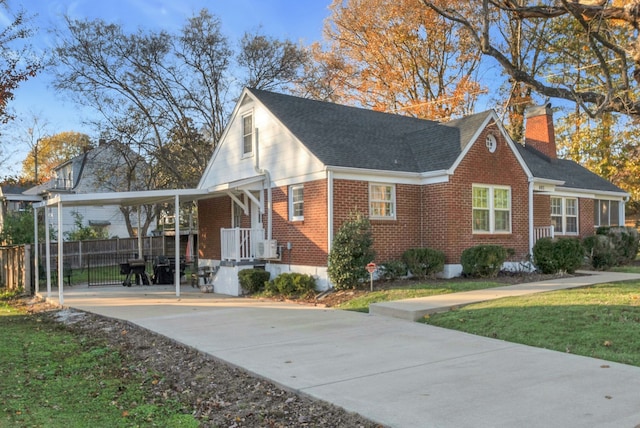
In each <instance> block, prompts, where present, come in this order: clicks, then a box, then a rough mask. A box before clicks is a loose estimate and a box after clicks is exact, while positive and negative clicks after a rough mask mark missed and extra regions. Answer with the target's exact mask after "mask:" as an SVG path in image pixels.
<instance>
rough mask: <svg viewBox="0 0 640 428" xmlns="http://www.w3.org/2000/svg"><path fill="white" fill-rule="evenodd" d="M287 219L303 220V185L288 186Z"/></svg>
mask: <svg viewBox="0 0 640 428" xmlns="http://www.w3.org/2000/svg"><path fill="white" fill-rule="evenodd" d="M289 220H290V221H302V220H304V186H303V185H302V184H297V185H294V186H289Z"/></svg>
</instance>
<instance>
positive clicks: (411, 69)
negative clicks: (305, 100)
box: [302, 0, 481, 120]
mask: <svg viewBox="0 0 640 428" xmlns="http://www.w3.org/2000/svg"><path fill="white" fill-rule="evenodd" d="M454 3H455V2H454ZM460 3H461V4H464V2H460ZM330 9H331V11H332V15H331V16H330V18H329V19H328V20H327V22H326V25H325V39H326V43H327V44H326V47H324V48H322V47H321V46H320V45H319V44H316V45H314V46H313V47H312V54H313V57H314V59H315V61H314V62H313V64H311V65H310V66H309V68H308V69H307V73H306V74H307V79H306V81H305V83H304V84H303V85H302V86H303V92H304V94H305V95H306V96H310V97H313V98H316V99H323V100H331V101H336V102H342V103H347V104H354V105H360V106H363V107H366V108H371V109H374V110H378V111H387V112H393V113H398V114H405V115H411V116H415V117H421V118H427V119H438V120H440V119H442V120H447V119H449V118H451V117H452V116H461V115H464V114H467V113H470V112H472V111H473V105H474V102H475V100H476V98H477V96H478V94H479V93H480V92H481V87H480V85H479V84H478V82H477V81H476V79H475V76H474V73H475V71H476V69H477V66H478V62H479V52H478V51H477V49H475V48H474V46H473V44H472V43H471V40H470V39H469V36H468V35H467V34H466V30H465V29H464V28H462V27H461V26H459V25H457V24H456V23H452V22H450V21H447V20H446V19H443V18H442V17H440V16H439V15H438V14H437V13H435V12H433V11H431V10H428V9H426V8H424V7H423V6H422V5H420V4H419V3H418V2H417V1H415V0H344V1H343V0H334V2H333V4H332V5H331V6H330Z"/></svg>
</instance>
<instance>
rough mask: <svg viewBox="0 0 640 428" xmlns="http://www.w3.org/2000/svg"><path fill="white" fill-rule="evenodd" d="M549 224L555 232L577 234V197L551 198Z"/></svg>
mask: <svg viewBox="0 0 640 428" xmlns="http://www.w3.org/2000/svg"><path fill="white" fill-rule="evenodd" d="M551 224H552V225H553V229H554V232H555V233H558V234H561V235H577V234H578V199H576V198H559V197H552V198H551Z"/></svg>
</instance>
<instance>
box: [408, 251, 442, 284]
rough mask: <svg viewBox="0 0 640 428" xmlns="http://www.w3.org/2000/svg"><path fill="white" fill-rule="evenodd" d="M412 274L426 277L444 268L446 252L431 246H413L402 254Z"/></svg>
mask: <svg viewBox="0 0 640 428" xmlns="http://www.w3.org/2000/svg"><path fill="white" fill-rule="evenodd" d="M402 261H404V263H405V264H406V265H407V268H408V269H409V271H410V272H411V274H412V275H413V276H415V277H417V278H418V279H426V278H428V277H430V276H433V275H435V274H436V273H438V272H441V271H442V270H443V269H444V253H443V252H442V251H438V250H433V249H431V248H411V249H409V250H407V251H405V252H404V253H403V254H402Z"/></svg>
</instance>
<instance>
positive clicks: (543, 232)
mask: <svg viewBox="0 0 640 428" xmlns="http://www.w3.org/2000/svg"><path fill="white" fill-rule="evenodd" d="M541 238H551V239H553V226H541V227H534V228H533V243H534V244H535V243H536V242H537V241H538V239H541Z"/></svg>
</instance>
